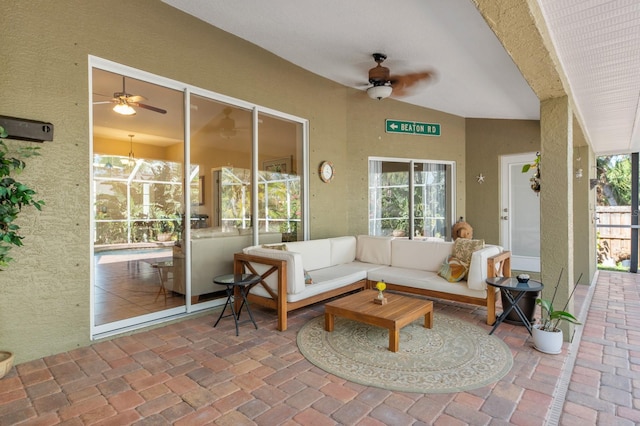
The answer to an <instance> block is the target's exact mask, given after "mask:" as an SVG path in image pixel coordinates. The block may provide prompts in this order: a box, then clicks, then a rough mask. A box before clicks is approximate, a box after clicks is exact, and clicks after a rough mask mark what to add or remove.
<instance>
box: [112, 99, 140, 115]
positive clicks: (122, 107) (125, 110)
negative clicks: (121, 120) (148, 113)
mask: <svg viewBox="0 0 640 426" xmlns="http://www.w3.org/2000/svg"><path fill="white" fill-rule="evenodd" d="M113 110H114V111H115V112H117V113H118V114H121V115H136V110H135V109H133V107H132V106H131V105H129V104H128V103H127V102H126V101H124V100H122V99H120V101H119V102H118V103H117V104H116V106H114V107H113Z"/></svg>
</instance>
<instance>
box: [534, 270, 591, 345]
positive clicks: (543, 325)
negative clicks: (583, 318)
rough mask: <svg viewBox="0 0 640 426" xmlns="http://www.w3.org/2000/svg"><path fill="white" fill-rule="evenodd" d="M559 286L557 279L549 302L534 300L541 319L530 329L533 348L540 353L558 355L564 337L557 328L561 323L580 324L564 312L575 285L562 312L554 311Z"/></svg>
mask: <svg viewBox="0 0 640 426" xmlns="http://www.w3.org/2000/svg"><path fill="white" fill-rule="evenodd" d="M560 277H562V271H561V272H560ZM581 277H582V276H581ZM579 281H580V278H578V282H579ZM559 284H560V278H558V283H557V284H556V288H555V289H554V291H553V297H552V298H551V300H547V299H543V298H537V299H536V304H537V305H539V306H540V308H541V319H540V323H539V324H535V325H534V326H533V327H532V329H531V333H532V336H533V344H534V347H535V348H536V349H537V350H539V351H540V352H544V353H548V354H559V353H560V352H562V342H563V341H564V336H563V333H562V329H560V328H559V327H558V326H559V324H560V322H561V321H567V322H570V323H572V324H578V325H579V324H580V322H579V321H578V319H577V318H576V317H575V316H573V315H572V314H571V313H569V312H567V311H565V310H564V309H566V308H567V305H568V304H569V300H571V297H572V296H573V293H574V292H575V291H576V288H577V284H576V285H575V286H574V287H573V291H571V294H570V295H569V298H568V299H567V303H566V305H565V307H564V309H563V310H555V308H554V307H553V302H554V300H555V298H556V293H557V291H558V285H559Z"/></svg>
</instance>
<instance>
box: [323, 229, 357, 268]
mask: <svg viewBox="0 0 640 426" xmlns="http://www.w3.org/2000/svg"><path fill="white" fill-rule="evenodd" d="M329 242H330V243H331V266H335V265H340V264H343V263H349V262H353V261H354V260H355V259H356V237H353V236H349V237H335V238H329Z"/></svg>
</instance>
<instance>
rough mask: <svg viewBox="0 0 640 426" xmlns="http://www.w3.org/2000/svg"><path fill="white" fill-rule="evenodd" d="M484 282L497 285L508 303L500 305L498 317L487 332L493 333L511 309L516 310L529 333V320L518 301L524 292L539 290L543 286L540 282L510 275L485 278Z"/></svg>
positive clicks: (493, 285)
mask: <svg viewBox="0 0 640 426" xmlns="http://www.w3.org/2000/svg"><path fill="white" fill-rule="evenodd" d="M486 283H487V284H489V285H490V286H492V287H497V288H499V289H500V292H501V293H502V294H503V295H504V296H505V297H506V298H507V300H508V301H509V303H510V305H509V306H503V307H502V309H503V310H502V313H501V314H500V316H499V317H498V318H496V322H495V324H493V328H492V329H491V331H490V332H489V334H493V332H494V331H495V330H496V328H498V326H499V325H500V324H502V322H503V321H504V320H505V319H506V318H507V317H508V315H509V313H510V312H511V311H512V310H513V311H515V312H516V314H517V315H518V317H520V320H521V321H522V323H523V324H524V325H525V327H527V331H528V332H529V334H531V322H530V321H529V319H528V318H527V316H526V315H525V314H524V312H522V309H521V308H520V305H518V302H519V301H520V299H522V298H523V297H524V295H525V294H527V293H529V292H539V291H541V290H542V289H543V288H544V285H542V283H541V282H538V281H533V280H529V281H527V282H526V283H522V282H519V281H518V279H517V278H511V277H493V278H487V280H486Z"/></svg>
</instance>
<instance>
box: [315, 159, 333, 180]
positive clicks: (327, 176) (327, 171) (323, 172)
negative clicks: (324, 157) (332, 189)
mask: <svg viewBox="0 0 640 426" xmlns="http://www.w3.org/2000/svg"><path fill="white" fill-rule="evenodd" d="M334 173H335V170H334V169H333V163H331V162H329V161H323V162H322V163H320V169H319V170H318V174H319V175H320V179H322V181H323V182H327V183H328V182H331V179H333V175H334Z"/></svg>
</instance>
